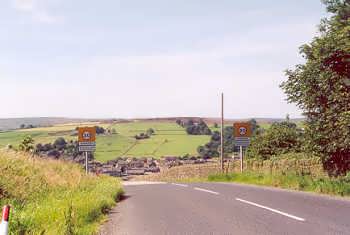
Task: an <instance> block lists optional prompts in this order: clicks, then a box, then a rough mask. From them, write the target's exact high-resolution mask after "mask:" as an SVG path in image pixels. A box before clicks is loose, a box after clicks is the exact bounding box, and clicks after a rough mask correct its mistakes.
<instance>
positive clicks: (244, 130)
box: [233, 122, 252, 172]
mask: <svg viewBox="0 0 350 235" xmlns="http://www.w3.org/2000/svg"><path fill="white" fill-rule="evenodd" d="M233 129H234V140H235V146H239V156H240V161H241V172H243V155H244V151H243V148H246V147H248V146H249V144H250V137H251V135H252V128H251V124H250V123H249V122H237V123H234V124H233Z"/></svg>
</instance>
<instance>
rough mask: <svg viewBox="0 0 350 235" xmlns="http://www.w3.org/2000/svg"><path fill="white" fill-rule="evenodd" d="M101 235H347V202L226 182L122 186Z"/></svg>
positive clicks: (349, 229) (349, 208)
mask: <svg viewBox="0 0 350 235" xmlns="http://www.w3.org/2000/svg"><path fill="white" fill-rule="evenodd" d="M125 191H126V199H125V200H123V201H121V202H120V203H119V204H118V206H117V207H116V208H115V209H114V210H113V211H112V213H111V215H110V219H109V221H108V222H107V223H106V225H105V226H104V227H103V229H102V232H101V234H108V235H114V234H122V235H124V234H125V235H126V234H127V235H140V234H142V235H148V234H150V235H151V234H152V235H158V234H159V235H163V234H164V235H165V234H169V235H170V234H220V235H221V234H222V235H224V234H278V235H280V234H298V235H301V234H318V235H319V234H350V200H347V199H340V198H332V197H328V196H320V195H315V194H310V193H301V192H294V191H288V190H281V189H273V188H266V187H255V186H246V185H238V184H226V183H200V184H171V183H167V184H143V183H137V184H135V185H126V186H125Z"/></svg>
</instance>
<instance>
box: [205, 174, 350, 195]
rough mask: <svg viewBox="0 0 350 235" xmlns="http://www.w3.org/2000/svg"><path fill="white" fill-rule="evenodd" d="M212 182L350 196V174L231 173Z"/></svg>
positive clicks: (217, 176)
mask: <svg viewBox="0 0 350 235" xmlns="http://www.w3.org/2000/svg"><path fill="white" fill-rule="evenodd" d="M208 181H211V182H237V183H245V184H254V185H262V186H273V187H279V188H284V189H294V190H300V191H308V192H316V193H323V194H330V195H337V196H350V174H348V176H346V177H339V178H329V177H312V176H310V175H297V174H294V173H287V174H267V173H255V172H244V173H242V174H241V173H230V174H215V175H210V176H208Z"/></svg>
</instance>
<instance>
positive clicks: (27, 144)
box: [19, 135, 34, 152]
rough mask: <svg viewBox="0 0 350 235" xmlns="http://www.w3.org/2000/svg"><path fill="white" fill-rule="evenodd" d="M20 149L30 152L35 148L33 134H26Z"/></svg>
mask: <svg viewBox="0 0 350 235" xmlns="http://www.w3.org/2000/svg"><path fill="white" fill-rule="evenodd" d="M19 150H21V151H25V152H30V151H32V150H34V139H33V138H32V137H31V136H29V135H28V136H26V137H24V139H23V140H22V142H21V143H20V145H19Z"/></svg>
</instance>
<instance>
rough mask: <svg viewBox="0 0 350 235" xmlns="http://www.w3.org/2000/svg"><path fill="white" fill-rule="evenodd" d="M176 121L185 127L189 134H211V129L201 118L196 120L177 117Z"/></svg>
mask: <svg viewBox="0 0 350 235" xmlns="http://www.w3.org/2000/svg"><path fill="white" fill-rule="evenodd" d="M176 123H177V124H178V125H180V126H182V127H183V128H185V129H186V132H187V134H189V135H211V130H210V129H209V127H208V126H207V124H206V123H205V122H204V121H203V120H199V121H197V122H196V121H194V120H193V119H189V120H181V119H177V120H176Z"/></svg>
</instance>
